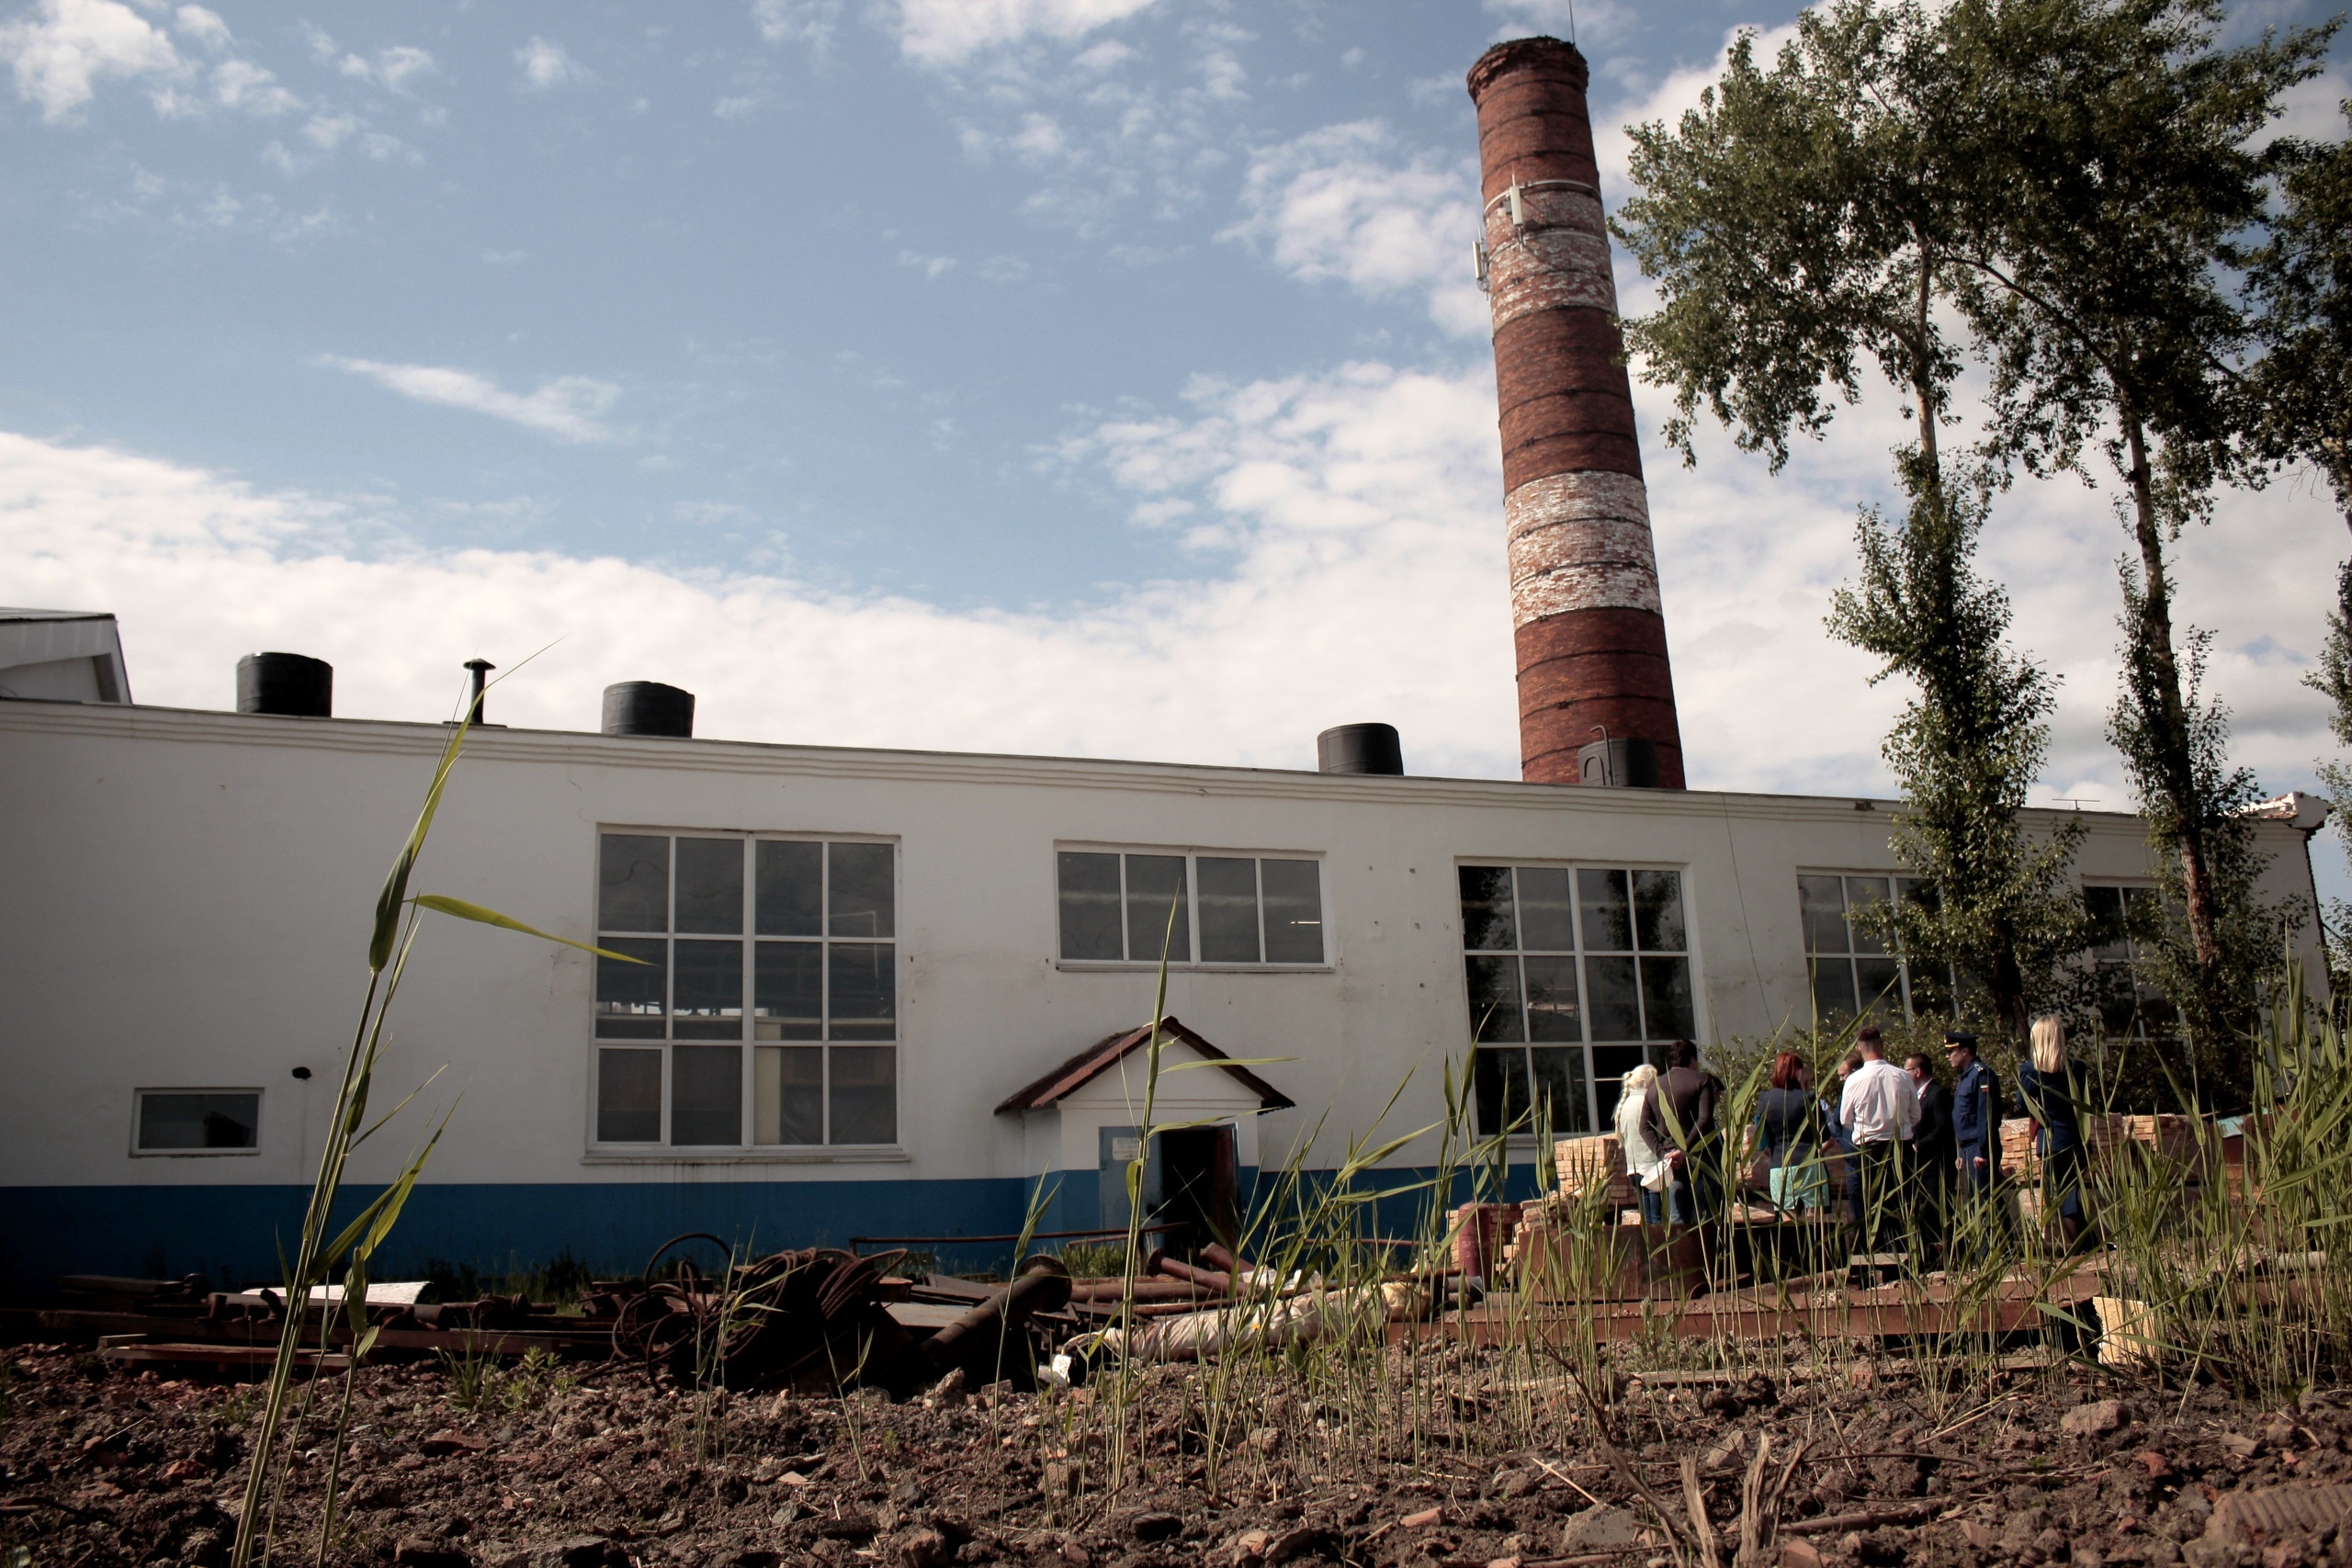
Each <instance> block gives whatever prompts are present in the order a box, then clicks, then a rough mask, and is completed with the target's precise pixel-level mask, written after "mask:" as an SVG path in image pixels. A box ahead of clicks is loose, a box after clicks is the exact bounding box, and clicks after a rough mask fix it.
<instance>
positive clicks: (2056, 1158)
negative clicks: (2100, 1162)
mask: <svg viewBox="0 0 2352 1568" xmlns="http://www.w3.org/2000/svg"><path fill="white" fill-rule="evenodd" d="M2032 1040H2033V1051H2032V1059H2031V1060H2030V1061H2025V1062H2020V1063H2018V1100H2021V1101H2023V1102H2024V1105H2025V1113H2026V1115H2027V1116H2029V1117H2030V1118H2031V1119H2032V1121H2033V1125H2034V1130H2035V1133H2036V1134H2037V1135H2038V1137H2039V1139H2040V1147H2041V1182H2042V1192H2043V1194H2044V1196H2043V1200H2042V1201H2044V1202H2045V1203H2047V1202H2048V1201H2050V1199H2051V1198H2052V1197H2054V1198H2056V1200H2057V1205H2058V1229H2059V1233H2060V1234H2061V1235H2064V1237H2065V1240H2066V1245H2067V1246H2068V1247H2073V1246H2074V1245H2075V1243H2076V1242H2077V1241H2079V1240H2081V1239H2082V1235H2083V1124H2082V1109H2081V1108H2082V1095H2081V1093H2080V1091H2079V1086H2078V1085H2077V1084H2076V1082H2075V1070H2074V1066H2073V1065H2072V1064H2071V1063H2069V1062H2068V1061H2067V1060H2066V1026H2065V1025H2064V1024H2063V1023H2060V1022H2059V1021H2057V1020H2056V1019H2054V1018H2052V1017H2050V1016H2049V1015H2047V1014H2044V1015H2043V1016H2042V1017H2041V1018H2037V1019H2035V1020H2034V1021H2033V1036H2032Z"/></svg>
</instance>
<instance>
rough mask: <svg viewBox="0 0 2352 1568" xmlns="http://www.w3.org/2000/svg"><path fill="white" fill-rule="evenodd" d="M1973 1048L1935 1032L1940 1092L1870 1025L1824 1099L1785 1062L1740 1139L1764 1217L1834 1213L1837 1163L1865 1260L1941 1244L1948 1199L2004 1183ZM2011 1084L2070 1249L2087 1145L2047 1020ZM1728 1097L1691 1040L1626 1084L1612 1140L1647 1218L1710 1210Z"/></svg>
mask: <svg viewBox="0 0 2352 1568" xmlns="http://www.w3.org/2000/svg"><path fill="white" fill-rule="evenodd" d="M1976 1044H1977V1038H1976V1036H1975V1035H1973V1034H1972V1033H1969V1032H1966V1031H1964V1030H1952V1031H1950V1032H1946V1033H1945V1035H1944V1038H1943V1047H1944V1055H1945V1058H1946V1060H1947V1061H1948V1062H1949V1063H1950V1064H1951V1074H1952V1081H1951V1086H1950V1087H1949V1088H1947V1087H1946V1086H1945V1085H1944V1083H1943V1082H1942V1081H1941V1080H1940V1079H1939V1077H1937V1076H1936V1074H1935V1072H1934V1070H1933V1068H1932V1066H1930V1064H1929V1062H1928V1055H1927V1053H1926V1052H1924V1051H1915V1052H1912V1053H1911V1054H1910V1055H1909V1056H1908V1057H1906V1058H1905V1062H1904V1065H1903V1066H1900V1067H1898V1066H1895V1065H1894V1063H1892V1062H1890V1061H1888V1060H1887V1058H1886V1043H1885V1038H1884V1036H1883V1034H1881V1032H1880V1031H1879V1029H1878V1026H1877V1025H1875V1024H1870V1025H1865V1026H1864V1027H1863V1028H1862V1029H1861V1030H1860V1032H1858V1033H1857V1035H1856V1036H1855V1041H1854V1047H1853V1049H1852V1050H1850V1051H1849V1052H1848V1053H1847V1055H1846V1056H1845V1059H1844V1060H1843V1061H1841V1062H1839V1063H1838V1071H1837V1083H1836V1085H1835V1086H1834V1094H1827V1093H1825V1094H1816V1093H1815V1089H1814V1083H1813V1072H1812V1069H1811V1068H1810V1067H1808V1066H1806V1064H1805V1061H1804V1058H1803V1057H1802V1056H1800V1055H1797V1054H1796V1053H1795V1052H1793V1051H1790V1052H1783V1053H1781V1055H1779V1056H1778V1057H1777V1058H1775V1059H1774V1061H1773V1063H1772V1077H1771V1086H1770V1088H1769V1089H1765V1090H1764V1091H1763V1092H1762V1093H1761V1094H1759V1095H1758V1098H1757V1103H1756V1110H1755V1114H1754V1115H1753V1116H1752V1117H1751V1118H1750V1119H1749V1122H1748V1125H1747V1129H1746V1133H1745V1140H1746V1141H1745V1144H1744V1145H1743V1147H1744V1162H1753V1163H1752V1164H1749V1165H1748V1169H1749V1170H1751V1171H1753V1172H1754V1173H1755V1174H1756V1175H1757V1176H1758V1177H1759V1178H1761V1179H1760V1180H1759V1182H1758V1184H1759V1185H1763V1186H1766V1187H1768V1188H1769V1190H1770V1193H1771V1197H1772V1204H1773V1206H1774V1208H1776V1209H1778V1210H1781V1211H1782V1212H1796V1211H1806V1210H1821V1209H1824V1208H1826V1207H1827V1206H1828V1204H1829V1201H1830V1200H1829V1192H1828V1188H1829V1171H1830V1164H1829V1162H1830V1160H1831V1158H1832V1156H1838V1158H1839V1159H1840V1163H1841V1164H1842V1165H1843V1167H1844V1172H1845V1175H1844V1181H1843V1184H1842V1185H1843V1190H1842V1191H1841V1192H1840V1193H1839V1194H1838V1204H1839V1205H1840V1206H1841V1207H1842V1209H1843V1210H1844V1213H1845V1215H1846V1217H1847V1218H1848V1219H1849V1220H1850V1221H1851V1222H1852V1223H1854V1224H1857V1225H1859V1226H1860V1227H1861V1230H1862V1233H1863V1235H1864V1237H1865V1241H1866V1244H1867V1245H1868V1246H1869V1247H1870V1249H1871V1251H1873V1252H1875V1251H1878V1250H1880V1249H1881V1243H1882V1242H1884V1243H1885V1244H1887V1245H1889V1246H1891V1245H1893V1243H1894V1241H1895V1240H1896V1238H1898V1237H1903V1236H1908V1235H1916V1236H1917V1238H1918V1239H1919V1240H1920V1241H1921V1242H1923V1243H1924V1244H1925V1245H1926V1246H1927V1247H1928V1248H1929V1249H1930V1250H1940V1248H1941V1247H1942V1246H1943V1243H1944V1239H1945V1236H1946V1234H1947V1232H1948V1228H1949V1225H1950V1223H1951V1216H1952V1214H1953V1213H1954V1212H1955V1210H1954V1200H1955V1197H1956V1196H1960V1197H1966V1198H1970V1199H1978V1198H1982V1197H1984V1196H1985V1194H1987V1193H1989V1192H1990V1191H1991V1190H1992V1189H1993V1188H1994V1186H1995V1185H1996V1183H1997V1182H1998V1180H1999V1179H2000V1154H2001V1143H2000V1126H2001V1087H2000V1082H1999V1080H1998V1079H1997V1078H1996V1077H1995V1076H1994V1073H1993V1070H1992V1068H1990V1067H1989V1066H1986V1065H1985V1063H1984V1062H1983V1061H1982V1060H1981V1059H1980V1058H1979V1057H1978V1056H1977V1054H1976ZM2018 1099H2019V1101H2020V1103H2021V1105H2022V1108H2023V1110H2024V1112H2025V1114H2026V1115H2027V1116H2028V1117H2029V1118H2030V1119H2031V1120H2032V1122H2034V1125H2035V1129H2036V1135H2037V1137H2038V1138H2039V1140H2040V1147H2041V1155H2042V1159H2043V1169H2044V1173H2045V1180H2046V1181H2047V1183H2048V1186H2049V1189H2050V1191H2051V1194H2052V1199H2053V1201H2054V1204H2055V1209H2056V1213H2057V1214H2058V1216H2059V1223H2060V1226H2061V1229H2062V1231H2063V1234H2064V1239H2065V1241H2066V1244H2067V1245H2068V1246H2070V1247H2071V1246H2072V1245H2074V1244H2075V1242H2076V1241H2077V1240H2079V1239H2080V1237H2081V1235H2082V1232H2083V1225H2084V1217H2083V1197H2082V1179H2081V1178H2082V1166H2083V1136H2082V1128H2081V1121H2080V1116H2079V1113H2078V1111H2077V1109H2076V1108H2077V1105H2078V1103H2079V1101H2080V1096H2079V1095H2078V1093H2077V1092H2076V1090H2075V1082H2074V1077H2073V1074H2072V1069H2071V1067H2070V1066H2069V1064H2068V1062H2067V1058H2066V1032H2065V1029H2064V1026H2063V1025H2062V1024H2061V1023H2060V1022H2059V1021H2058V1020H2057V1019H2055V1018H2041V1019H2037V1020H2035V1021H2034V1023H2033V1029H2032V1052H2031V1056H2030V1060H2029V1061H2027V1062H2024V1063H2021V1064H2019V1066H2018ZM1724 1101H1725V1095H1724V1087H1723V1082H1722V1080H1721V1079H1719V1078H1718V1077H1715V1075H1714V1074H1713V1073H1711V1072H1708V1071H1707V1070H1706V1069H1705V1068H1704V1067H1702V1066H1700V1063H1699V1052H1698V1047H1697V1046H1695V1045H1693V1044H1692V1043H1691V1042H1689V1041H1687V1040H1678V1041H1676V1042H1675V1043H1673V1044H1672V1045H1671V1046H1670V1047H1668V1066H1667V1068H1666V1070H1665V1071H1664V1072H1662V1073H1661V1072H1660V1071H1658V1070H1657V1068H1656V1067H1653V1066H1649V1065H1647V1064H1644V1065H1643V1066H1638V1067H1635V1068H1634V1069H1633V1071H1631V1072H1629V1073H1627V1074H1626V1075H1625V1080H1624V1086H1623V1092H1622V1094H1621V1095H1620V1096H1619V1099H1618V1102H1617V1113H1616V1132H1617V1136H1618V1139H1619V1141H1620V1142H1621V1143H1622V1144H1623V1147H1624V1153H1625V1163H1626V1166H1627V1168H1629V1169H1630V1170H1631V1171H1632V1172H1633V1175H1634V1179H1635V1181H1636V1182H1637V1183H1638V1184H1639V1188H1640V1191H1641V1202H1642V1218H1643V1219H1644V1220H1645V1221H1647V1222H1649V1223H1650V1224H1662V1223H1665V1222H1666V1221H1668V1220H1669V1219H1671V1220H1672V1221H1673V1222H1674V1223H1676V1224H1695V1223H1697V1222H1698V1221H1699V1220H1701V1219H1703V1218H1707V1217H1710V1216H1712V1215H1713V1214H1714V1213H1717V1212H1718V1211H1719V1209H1720V1207H1721V1203H1722V1199H1723V1191H1722V1186H1723V1180H1724V1172H1725V1162H1724V1157H1723V1156H1724V1138H1725V1136H1726V1134H1727V1132H1728V1129H1727V1128H1725V1127H1724V1126H1723V1125H1722V1120H1723V1117H1724ZM1758 1167H1760V1168H1761V1169H1758Z"/></svg>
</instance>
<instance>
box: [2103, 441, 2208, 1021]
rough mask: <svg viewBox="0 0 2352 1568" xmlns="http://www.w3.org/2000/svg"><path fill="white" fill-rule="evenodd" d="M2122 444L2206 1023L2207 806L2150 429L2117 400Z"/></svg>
mask: <svg viewBox="0 0 2352 1568" xmlns="http://www.w3.org/2000/svg"><path fill="white" fill-rule="evenodd" d="M2117 412H2118V413H2119V415H2120V419H2121V421H2122V424H2123V434H2124V439H2125V441H2126V443H2127V445H2128V446H2129V448H2130V451H2131V471H2130V473H2129V474H2128V475H2127V476H2126V477H2127V478H2128V479H2130V480H2131V509H2132V521H2133V525H2134V530H2135V532H2136V534H2137V535H2138V539H2139V545H2140V586H2141V592H2142V598H2141V602H2140V635H2139V636H2138V637H2136V638H2135V639H2134V641H2135V644H2136V647H2137V649H2138V650H2139V654H2140V656H2141V657H2142V658H2143V659H2145V660H2147V661H2148V666H2149V674H2150V676H2151V677H2152V679H2151V681H2150V682H2149V683H2150V684H2152V685H2154V687H2155V690H2156V696H2157V701H2158V703H2159V709H2158V711H2157V712H2156V713H2155V714H2154V715H2153V716H2151V715H2146V714H2143V715H2142V716H2141V717H2142V720H2143V723H2144V722H2145V721H2146V720H2147V719H2149V718H2150V717H2154V720H2155V724H2154V729H2155V737H2154V739H2155V741H2156V752H2157V756H2156V762H2157V773H2158V778H2159V781H2160V783H2161V784H2162V787H2163V789H2164V792H2165V795H2167V796H2168V797H2169V799H2168V800H2167V801H2166V804H2167V805H2168V806H2169V807H2171V808H2172V813H2173V818H2174V824H2175V832H2176V833H2177V838H2178V849H2179V853H2180V883H2181V894H2182V897H2184V898H2185V899H2186V900H2187V902H2188V937H2189V941H2190V942H2191V943H2192V944H2193V945H2194V947H2195V949H2196V953H2197V982H2198V985H2197V988H2198V999H2199V1003H2200V1004H2201V1007H2202V1010H2203V1012H2204V1014H2205V1020H2206V1021H2210V1020H2211V1019H2212V1018H2214V1017H2215V1016H2216V1015H2217V1013H2218V1012H2219V1010H2220V1009H2219V1005H2218V1004H2219V1003H2220V1001H2221V998H2220V996H2219V994H2218V993H2219V991H2220V989H2221V972H2222V945H2221V940H2220V938H2219V937H2218V936H2217V935H2216V932H2215V928H2216V926H2217V924H2218V923H2219V922H2218V920H2217V918H2216V915H2215V911H2214V906H2213V879H2212V876H2211V874H2210V872H2209V871H2208V869H2207V867H2206V863H2205V830H2204V810H2203V807H2204V802H2202V801H2200V800H2199V799H2198V797H2197V774H2196V764H2195V759H2194V757H2193V756H2192V755H2191V752H2190V746H2189V735H2188V705H2187V704H2186V703H2185V702H2184V701H2183V700H2182V698H2181V693H2180V665H2179V662H2178V660H2176V659H2175V658H2174V657H2173V643H2172V590H2171V587H2170V584H2169V582H2168V581H2167V580H2166V578H2165V544H2164V533H2163V530H2162V528H2161V526H2160V525H2159V524H2158V522H2157V518H2156V498H2155V479H2154V473H2153V472H2152V471H2151V469H2150V468H2149V462H2148V438H2147V429H2146V426H2145V425H2144V424H2143V422H2142V420H2141V417H2140V413H2139V411H2138V410H2137V409H2136V408H2134V407H2133V406H2132V404H2131V401H2130V400H2129V399H2119V400H2118V410H2117Z"/></svg>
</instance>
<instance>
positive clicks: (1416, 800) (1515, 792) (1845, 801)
mask: <svg viewBox="0 0 2352 1568" xmlns="http://www.w3.org/2000/svg"><path fill="white" fill-rule="evenodd" d="M0 734H17V735H44V736H53V737H67V736H70V737H75V738H87V739H107V740H126V739H130V740H141V741H148V742H153V743H158V744H167V745H170V744H176V745H202V746H243V747H260V748H275V749H278V750H297V751H333V752H343V753H349V754H358V755H367V756H383V757H434V756H438V755H439V754H440V751H441V748H442V747H443V746H444V745H446V744H447V740H448V728H447V726H446V725H439V724H413V723H406V722H401V721H395V720H387V719H364V718H327V719H315V718H281V717H274V716H264V715H258V714H239V713H223V712H220V711H217V710H212V709H204V708H167V707H150V706H135V705H117V704H104V703H93V704H80V705H76V704H67V703H16V702H5V701H0ZM466 754H467V757H468V759H469V762H470V763H472V764H473V765H475V766H485V765H487V766H496V765H499V764H502V763H504V764H519V765H554V766H564V765H576V764H580V763H592V764H594V765H597V766H600V767H610V768H633V769H646V770H651V771H657V772H662V773H718V774H729V775H733V776H737V777H760V778H776V779H793V778H800V779H857V780H862V781H876V780H881V781H888V782H893V783H903V784H981V785H1006V786H1027V787H1032V788H1038V787H1042V788H1060V789H1085V790H1127V791H1133V792H1136V793H1138V794H1148V795H1191V796H1194V797H1197V798H1208V799H1218V798H1224V799H1239V798H1250V799H1261V800H1304V801H1320V802H1329V803H1332V804H1347V805H1365V804H1373V805H1382V806H1405V807H1426V806H1453V807H1479V808H1482V809H1486V810H1496V809H1505V810H1521V811H1532V812H1541V813H1544V814H1545V815H1547V816H1555V817H1561V818H1567V819H1569V820H1571V821H1573V820H1575V819H1577V818H1586V817H1593V818H1610V819H1611V820H1613V821H1618V822H1622V821H1623V820H1625V819H1626V818H1629V817H1634V818H1650V819H1654V820H1658V821H1682V822H1689V823H1695V822H1707V821H1716V820H1722V819H1724V818H1729V817H1732V816H1735V815H1736V816H1737V817H1738V818H1741V819H1743V820H1747V821H1758V820H1781V821H1790V822H1813V823H1819V822H1823V821H1826V820H1828V821H1841V822H1852V823H1854V824H1855V825H1856V826H1861V825H1863V824H1862V822H1861V820H1860V819H1861V818H1869V819H1870V820H1871V821H1872V822H1877V823H1883V824H1885V825H1887V826H1889V827H1891V826H1892V825H1893V818H1894V813H1895V812H1896V811H1897V810H1899V809H1900V803H1899V802H1895V801H1892V800H1883V799H1857V798H1856V797H1854V796H1851V795H1762V794H1746V793H1736V792H1732V791H1722V790H1617V789H1611V790H1602V789H1591V788H1587V787H1584V786H1581V785H1577V784H1522V783H1520V782H1518V781H1516V780H1510V779H1457V778H1434V777H1427V776H1420V775H1411V774H1408V775H1406V776H1403V777H1396V776H1378V777H1374V776H1365V775H1358V774H1349V773H1310V772H1306V771H1305V770H1291V769H1282V768H1247V767H1231V766H1219V765H1215V764H1207V763H1197V762H1139V761H1119V760H1115V759H1098V758H1087V757H1033V756H1025V755H1021V754H1018V753H994V752H970V751H912V750H890V749H886V748H881V747H850V746H808V745H791V744H782V743H777V742H769V741H752V740H715V739H691V740H680V739H666V738H657V737H640V736H616V735H601V734H594V733H590V732H584V731H575V730H560V729H519V728H503V727H491V728H481V729H478V730H475V731H474V732H473V734H472V735H471V736H470V737H469V738H468V739H467V742H466ZM2076 817H2079V818H2082V819H2083V820H2085V821H2086V822H2087V823H2088V824H2089V825H2090V826H2091V827H2092V828H2093V829H2094V830H2097V831H2100V832H2111V831H2117V830H2124V831H2129V832H2131V833H2134V834H2137V833H2139V832H2141V831H2143V827H2142V824H2141V822H2140V819H2139V818H2137V817H2136V816H2132V815H2131V814H2129V813H2123V812H2103V811H2084V812H2072V811H2055V810H2049V809H2046V808H2036V809H2030V810H2028V811H2027V812H2026V813H2025V818H2026V820H2027V822H2028V823H2029V824H2030V825H2031V826H2035V827H2041V828H2047V827H2050V826H2052V825H2054V824H2055V823H2057V822H2058V821H2060V820H2062V819H2064V818H2076Z"/></svg>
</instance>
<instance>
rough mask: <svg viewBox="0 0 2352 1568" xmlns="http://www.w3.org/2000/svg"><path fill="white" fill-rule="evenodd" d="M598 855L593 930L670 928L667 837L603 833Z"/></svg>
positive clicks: (658, 929)
mask: <svg viewBox="0 0 2352 1568" xmlns="http://www.w3.org/2000/svg"><path fill="white" fill-rule="evenodd" d="M597 861H598V864H597V871H596V884H597V886H596V929H597V930H598V931H668V930H669V929H670V840H667V839H657V838H652V837H649V836H647V835H644V834H639V833H607V834H605V837H604V844H603V850H602V852H601V853H600V854H599V855H598V857H597ZM603 945H605V946H610V945H611V944H610V943H605V944H603Z"/></svg>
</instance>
